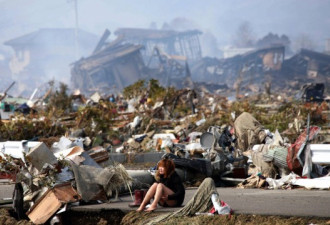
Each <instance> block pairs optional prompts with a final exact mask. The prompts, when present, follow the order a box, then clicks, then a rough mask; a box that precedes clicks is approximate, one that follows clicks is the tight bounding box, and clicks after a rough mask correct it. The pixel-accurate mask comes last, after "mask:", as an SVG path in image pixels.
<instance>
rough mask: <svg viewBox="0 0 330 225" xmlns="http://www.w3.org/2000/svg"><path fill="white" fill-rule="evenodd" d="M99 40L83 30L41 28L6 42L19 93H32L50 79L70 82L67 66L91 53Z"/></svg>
mask: <svg viewBox="0 0 330 225" xmlns="http://www.w3.org/2000/svg"><path fill="white" fill-rule="evenodd" d="M76 35H77V36H76ZM77 37H78V39H77ZM96 41H97V36H96V35H94V34H91V33H89V32H86V31H83V30H78V31H77V33H76V31H75V29H71V28H70V29H50V28H48V29H40V30H38V31H34V32H32V33H29V34H26V35H23V36H21V37H17V38H14V39H12V40H9V41H6V42H5V43H4V44H5V45H7V46H10V47H12V48H13V50H14V55H13V57H12V59H11V61H10V63H9V67H10V70H11V74H12V79H13V80H15V81H17V82H18V81H19V82H18V85H17V88H18V89H19V90H18V91H19V92H22V91H26V92H29V91H31V90H32V89H31V87H39V86H40V85H42V84H44V83H46V82H48V81H49V80H51V79H56V80H59V81H62V82H67V83H68V82H69V79H68V76H67V75H68V74H69V73H70V71H69V68H68V65H69V64H70V63H71V62H73V61H74V60H76V59H77V58H78V57H80V55H87V54H89V53H90V52H91V51H92V49H93V47H94V45H95V42H96ZM78 51H79V52H78ZM78 53H80V54H78ZM27 89H29V90H27ZM29 94H30V93H27V95H29Z"/></svg>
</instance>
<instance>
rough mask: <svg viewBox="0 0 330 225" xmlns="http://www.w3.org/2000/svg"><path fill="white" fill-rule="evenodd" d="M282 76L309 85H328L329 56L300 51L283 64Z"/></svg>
mask: <svg viewBox="0 0 330 225" xmlns="http://www.w3.org/2000/svg"><path fill="white" fill-rule="evenodd" d="M282 73H283V75H285V76H289V77H290V78H291V79H292V80H296V81H300V82H305V83H307V82H310V83H324V84H326V86H328V85H327V84H329V83H330V55H327V54H323V53H320V52H315V51H311V50H307V49H301V50H300V52H299V53H297V54H296V55H294V56H293V57H291V58H290V59H288V60H285V61H284V64H283V70H282Z"/></svg>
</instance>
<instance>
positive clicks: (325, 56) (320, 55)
mask: <svg viewBox="0 0 330 225" xmlns="http://www.w3.org/2000/svg"><path fill="white" fill-rule="evenodd" d="M297 55H301V56H308V57H310V58H312V59H315V60H318V61H326V62H328V63H330V55H328V54H323V53H321V52H315V51H312V50H308V49H303V48H302V49H301V50H300V52H299V53H298V54H297Z"/></svg>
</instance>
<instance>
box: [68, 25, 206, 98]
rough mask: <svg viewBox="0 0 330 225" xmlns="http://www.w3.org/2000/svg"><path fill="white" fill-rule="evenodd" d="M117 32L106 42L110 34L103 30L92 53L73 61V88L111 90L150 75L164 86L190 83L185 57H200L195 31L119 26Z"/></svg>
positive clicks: (148, 77) (119, 88)
mask: <svg viewBox="0 0 330 225" xmlns="http://www.w3.org/2000/svg"><path fill="white" fill-rule="evenodd" d="M116 34H117V35H118V37H117V39H116V40H114V41H111V42H106V40H107V38H108V37H109V35H110V31H108V30H106V31H105V32H104V34H103V37H102V38H101V39H100V41H99V43H98V45H97V47H96V48H95V50H94V52H93V54H92V55H91V56H89V57H87V58H83V59H81V60H79V61H77V62H76V63H74V64H73V66H72V70H71V82H72V84H73V87H74V88H75V89H80V90H84V91H86V92H93V91H96V90H99V91H102V92H107V93H109V92H112V93H114V92H118V91H121V90H122V89H123V88H124V87H126V86H128V85H130V84H133V83H134V82H136V81H138V80H141V79H151V78H153V79H157V80H159V82H160V84H161V85H164V86H174V87H177V88H182V87H192V86H193V81H192V79H191V76H190V69H189V65H188V61H189V58H191V59H194V60H197V59H199V58H201V49H200V45H199V40H198V37H197V35H198V34H199V32H198V31H190V32H174V31H173V32H172V31H153V30H143V29H119V30H118V31H116ZM134 34H136V35H134ZM133 37H135V38H136V39H134V38H133ZM188 37H189V38H188ZM186 39H187V40H186ZM185 41H186V42H185ZM182 43H185V44H182ZM193 44H196V46H194V45H193ZM180 46H181V47H180ZM164 49H165V50H166V51H164ZM167 51H169V52H167ZM181 54H187V55H188V56H185V55H181ZM147 59H148V61H147V62H146V60H147Z"/></svg>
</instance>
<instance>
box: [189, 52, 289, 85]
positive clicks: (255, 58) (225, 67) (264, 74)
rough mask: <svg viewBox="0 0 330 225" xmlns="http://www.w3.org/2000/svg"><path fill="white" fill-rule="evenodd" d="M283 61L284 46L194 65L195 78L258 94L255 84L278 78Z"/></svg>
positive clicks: (210, 59) (203, 61)
mask: <svg viewBox="0 0 330 225" xmlns="http://www.w3.org/2000/svg"><path fill="white" fill-rule="evenodd" d="M283 60H284V47H283V46H276V47H268V48H262V49H257V50H253V51H249V52H247V53H245V54H242V55H237V56H234V57H231V58H227V59H212V58H203V59H202V60H201V61H200V62H198V63H196V64H195V65H193V66H192V78H193V80H198V81H199V82H209V83H218V84H224V85H227V86H228V87H241V88H244V87H248V88H249V89H253V91H258V87H256V85H257V86H258V84H261V83H264V82H267V81H271V78H272V77H273V76H278V74H279V73H280V71H281V68H282V63H283ZM256 89H257V90H256Z"/></svg>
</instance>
